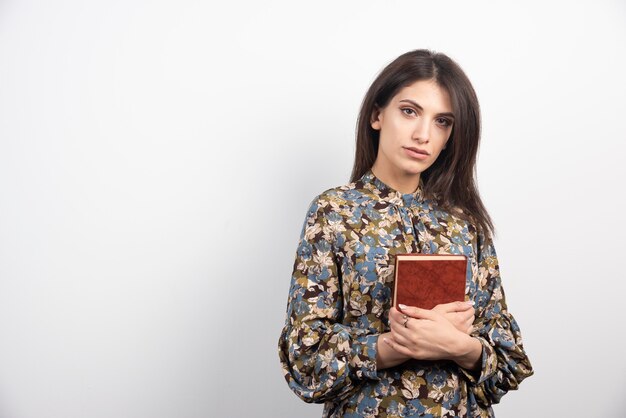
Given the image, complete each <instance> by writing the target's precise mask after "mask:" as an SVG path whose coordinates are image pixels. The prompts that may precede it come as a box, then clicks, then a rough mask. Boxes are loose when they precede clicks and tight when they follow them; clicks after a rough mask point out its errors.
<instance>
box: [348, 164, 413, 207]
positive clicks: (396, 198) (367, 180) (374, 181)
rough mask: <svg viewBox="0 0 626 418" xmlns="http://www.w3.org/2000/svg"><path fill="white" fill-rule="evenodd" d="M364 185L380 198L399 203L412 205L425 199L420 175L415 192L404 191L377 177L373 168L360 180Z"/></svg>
mask: <svg viewBox="0 0 626 418" xmlns="http://www.w3.org/2000/svg"><path fill="white" fill-rule="evenodd" d="M360 181H361V182H362V183H363V186H364V187H365V188H366V189H368V190H370V191H371V192H372V193H374V194H375V195H376V196H377V197H378V198H379V199H380V200H382V201H385V202H388V203H391V204H394V205H398V206H411V205H414V204H420V203H423V202H424V201H425V198H424V180H423V179H422V176H420V180H419V184H418V185H417V189H416V190H415V191H414V192H413V193H402V192H400V191H398V190H395V189H394V188H393V187H391V186H389V185H388V184H386V183H384V182H383V181H382V180H381V179H379V178H378V177H376V175H374V173H373V172H372V170H371V169H369V170H367V172H365V174H363V176H362V177H361V180H360Z"/></svg>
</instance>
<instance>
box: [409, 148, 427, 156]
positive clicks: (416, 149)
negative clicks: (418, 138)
mask: <svg viewBox="0 0 626 418" xmlns="http://www.w3.org/2000/svg"><path fill="white" fill-rule="evenodd" d="M404 149H408V150H411V151H413V152H416V153H418V154H424V155H430V153H429V152H428V151H426V150H423V149H419V148H415V147H404Z"/></svg>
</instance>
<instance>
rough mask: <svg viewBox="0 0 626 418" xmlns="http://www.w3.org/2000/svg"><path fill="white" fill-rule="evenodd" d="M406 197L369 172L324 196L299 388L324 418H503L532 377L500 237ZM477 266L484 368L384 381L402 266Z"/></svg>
mask: <svg viewBox="0 0 626 418" xmlns="http://www.w3.org/2000/svg"><path fill="white" fill-rule="evenodd" d="M422 189H423V184H422V183H421V182H420V186H419V187H418V189H417V190H416V192H415V193H412V194H402V193H400V192H398V191H396V190H393V189H392V188H391V187H389V186H387V185H385V184H384V183H383V182H382V181H380V180H379V179H378V178H376V177H375V176H374V174H373V173H372V172H371V171H368V172H367V173H366V174H364V175H363V177H362V178H361V179H360V180H358V181H356V182H354V183H350V184H348V185H345V186H341V187H336V188H333V189H330V190H327V191H325V192H324V193H322V194H320V195H319V196H317V197H316V198H315V199H314V200H313V202H312V203H311V206H310V208H309V210H308V212H307V216H306V220H305V222H304V225H303V227H302V232H301V238H300V242H299V245H298V248H297V251H296V259H295V263H294V269H293V276H292V279H291V288H290V292H289V301H288V306H287V318H286V321H285V326H284V328H283V330H282V333H281V336H280V340H279V357H280V361H281V365H282V368H283V372H284V376H285V379H286V380H287V383H288V384H289V387H290V388H291V389H292V390H293V391H294V392H295V393H296V394H297V395H298V396H299V397H301V398H302V399H303V400H305V401H306V402H316V403H325V406H324V417H374V416H378V417H457V416H464V417H465V416H471V417H492V416H493V411H492V409H491V405H492V404H494V403H497V402H499V401H500V399H501V398H502V396H503V395H504V394H506V393H507V392H508V391H509V390H514V389H517V388H518V385H519V383H520V382H521V381H522V380H523V379H525V378H526V377H528V376H530V375H532V374H533V370H532V366H531V364H530V362H529V359H528V357H527V355H526V353H525V352H524V349H523V345H522V337H521V334H520V330H519V326H518V325H517V323H516V321H515V319H514V318H513V316H512V315H511V314H510V313H509V311H508V309H507V305H506V302H505V297H504V292H503V289H502V285H501V280H500V271H499V266H498V260H497V256H496V252H495V249H494V247H493V242H492V240H491V238H490V237H489V236H487V235H486V234H484V233H482V232H479V231H477V230H476V228H475V227H474V226H473V225H472V224H471V223H469V222H467V221H466V220H463V219H461V218H459V217H458V216H455V215H453V214H451V213H448V212H446V211H444V210H442V209H440V208H438V207H437V205H436V204H435V203H434V201H432V200H430V199H427V198H425V197H424V194H423V192H422ZM408 252H421V253H438V254H463V255H466V256H467V257H468V260H469V262H468V269H467V283H466V292H465V293H466V298H467V300H473V301H474V302H475V308H476V320H475V322H474V328H473V332H472V336H474V337H475V338H477V339H478V340H479V341H480V342H481V343H482V345H483V352H482V368H481V370H480V372H476V373H471V372H469V371H467V370H464V369H463V368H461V367H460V366H458V365H456V364H455V363H454V362H452V361H418V360H409V361H407V362H405V363H403V364H401V365H399V366H396V367H393V368H389V369H384V370H377V368H376V342H377V338H378V335H379V334H381V333H383V332H387V331H389V318H388V315H389V309H390V308H391V289H392V286H393V280H394V275H393V272H394V261H395V255H396V254H399V253H408Z"/></svg>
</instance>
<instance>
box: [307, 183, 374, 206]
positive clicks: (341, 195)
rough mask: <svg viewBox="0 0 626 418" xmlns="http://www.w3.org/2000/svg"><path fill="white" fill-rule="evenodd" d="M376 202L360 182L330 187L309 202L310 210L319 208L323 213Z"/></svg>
mask: <svg viewBox="0 0 626 418" xmlns="http://www.w3.org/2000/svg"><path fill="white" fill-rule="evenodd" d="M374 200H377V198H376V195H374V194H373V193H372V192H371V191H369V190H368V189H365V188H363V187H362V184H361V183H360V182H352V183H348V184H345V185H342V186H336V187H332V188H330V189H327V190H324V191H323V192H322V193H320V194H318V195H317V196H316V197H315V198H314V199H313V201H312V202H311V208H313V207H315V210H316V211H317V210H319V209H320V208H323V209H324V212H331V211H334V212H337V211H339V210H340V209H345V208H353V207H356V206H362V205H364V204H367V203H368V202H371V201H374Z"/></svg>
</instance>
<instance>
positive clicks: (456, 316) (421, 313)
mask: <svg viewBox="0 0 626 418" xmlns="http://www.w3.org/2000/svg"><path fill="white" fill-rule="evenodd" d="M401 306H402V305H401ZM473 306H474V302H471V301H468V302H460V301H459V302H452V303H446V304H441V305H437V306H435V307H434V308H433V309H432V310H431V311H430V312H427V311H425V310H423V309H418V308H416V307H408V306H403V308H402V312H398V311H397V310H396V309H395V308H392V309H391V311H390V313H389V324H390V326H391V329H392V332H388V333H385V334H381V335H380V337H379V340H378V341H379V343H378V347H379V348H378V354H379V361H378V368H379V369H382V368H387V367H392V366H396V365H398V364H400V363H402V362H404V361H406V360H408V359H409V358H415V359H420V360H426V359H428V360H435V359H448V360H453V361H455V362H456V363H457V364H459V365H460V366H461V367H465V368H466V369H469V370H475V369H477V368H478V363H479V362H478V360H479V359H480V356H481V353H482V346H481V345H480V342H478V340H476V339H474V338H472V337H470V336H469V334H470V332H471V330H472V329H473V327H472V324H473V322H474V308H473ZM404 315H407V316H408V317H411V318H413V319H416V320H418V321H411V323H409V322H408V321H407V326H406V327H405V326H404V322H405V316H404ZM420 320H421V321H420ZM428 321H430V323H432V325H433V326H429V324H430V323H429V322H428ZM444 322H445V323H444ZM441 331H443V332H441ZM400 342H401V343H400Z"/></svg>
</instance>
